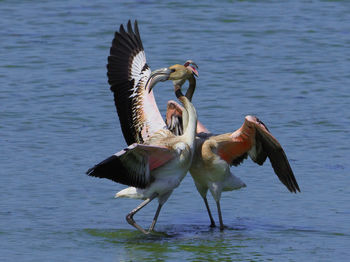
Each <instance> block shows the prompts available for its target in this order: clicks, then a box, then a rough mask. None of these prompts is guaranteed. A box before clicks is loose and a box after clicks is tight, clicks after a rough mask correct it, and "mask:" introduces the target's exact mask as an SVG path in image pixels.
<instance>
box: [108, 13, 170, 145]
mask: <svg viewBox="0 0 350 262" xmlns="http://www.w3.org/2000/svg"><path fill="white" fill-rule="evenodd" d="M107 71H108V72H107V76H108V83H109V84H110V86H111V90H112V92H113V93H114V102H115V106H116V108H117V112H118V115H119V120H120V124H121V128H122V131H123V135H124V138H125V140H126V142H127V144H128V145H130V144H132V143H140V144H141V143H143V142H144V141H145V140H146V139H147V138H148V137H149V136H151V135H152V134H153V133H154V132H156V131H158V130H159V129H163V128H165V123H164V120H163V119H162V116H161V114H160V112H159V109H158V107H157V104H156V101H155V99H154V95H153V91H151V92H150V93H149V90H148V87H147V88H146V83H147V80H148V78H149V76H150V74H151V69H150V68H149V66H148V65H147V63H146V56H145V52H144V49H143V45H142V41H141V38H140V34H139V30H138V26H137V22H136V21H135V25H134V30H133V28H132V26H131V22H130V20H129V22H128V25H127V31H126V30H125V29H124V26H123V25H121V26H120V29H119V32H115V35H114V39H113V42H112V47H111V48H110V56H109V57H108V65H107Z"/></svg>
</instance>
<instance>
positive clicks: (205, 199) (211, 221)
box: [203, 197, 215, 227]
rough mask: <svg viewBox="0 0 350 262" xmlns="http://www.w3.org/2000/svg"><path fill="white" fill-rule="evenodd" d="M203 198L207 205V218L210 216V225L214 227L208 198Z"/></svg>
mask: <svg viewBox="0 0 350 262" xmlns="http://www.w3.org/2000/svg"><path fill="white" fill-rule="evenodd" d="M203 200H204V203H205V206H206V207H207V211H208V215H209V218H210V227H215V221H214V219H213V216H212V215H211V212H210V208H209V204H208V200H207V198H206V197H203Z"/></svg>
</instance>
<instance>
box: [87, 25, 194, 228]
mask: <svg viewBox="0 0 350 262" xmlns="http://www.w3.org/2000/svg"><path fill="white" fill-rule="evenodd" d="M127 27H128V31H127V32H126V31H125V30H124V27H123V25H121V26H120V30H119V32H116V33H115V38H114V40H113V42H112V47H111V49H110V56H109V58H108V65H107V69H108V78H109V83H110V85H111V90H112V91H113V93H114V101H115V105H116V109H117V112H118V115H119V120H120V123H121V127H122V131H123V134H124V137H125V139H126V141H127V143H128V145H129V146H128V147H127V148H125V149H124V150H121V151H119V152H118V153H116V154H114V155H112V156H110V157H109V158H107V159H106V160H104V161H102V162H100V163H99V164H97V165H95V166H94V167H92V168H90V169H89V170H88V171H87V174H88V175H89V176H94V177H99V178H107V179H110V180H112V181H114V182H117V183H121V184H124V185H128V186H130V187H128V188H126V189H123V190H121V191H119V192H118V193H117V194H116V197H126V198H135V199H143V200H144V201H143V202H142V203H141V204H140V205H139V206H137V207H136V208H135V209H133V210H132V211H131V212H129V213H128V214H127V216H126V220H127V222H128V223H129V224H130V225H132V226H134V227H135V228H137V229H138V230H140V231H141V232H143V233H144V234H148V233H150V232H152V231H153V230H154V227H155V224H156V222H157V219H158V216H159V213H160V210H161V208H162V206H163V205H164V203H165V202H166V201H167V199H168V198H169V197H170V195H171V193H172V191H173V190H174V189H175V188H176V187H178V186H179V184H180V182H181V180H182V179H183V178H184V176H185V175H186V173H187V172H188V169H189V167H190V164H191V161H192V158H193V153H194V140H195V133H196V123H197V114H196V110H195V108H194V106H193V105H192V103H191V102H190V101H189V100H188V99H187V97H186V96H184V95H183V94H182V91H181V87H182V85H183V84H184V83H185V81H187V80H188V81H189V82H190V83H191V82H193V81H195V80H193V79H194V76H195V75H198V72H197V70H195V69H194V68H192V67H185V66H183V65H173V66H171V67H169V68H162V69H159V70H156V71H154V72H153V73H152V74H151V71H150V69H149V67H148V65H147V64H146V59H145V54H144V51H143V47H142V42H141V39H140V35H139V32H138V27H137V22H136V21H135V25H134V30H135V32H134V31H133V30H132V26H131V22H130V21H129V22H128V25H127ZM166 80H172V81H173V84H174V91H175V95H176V97H177V98H178V100H179V101H180V102H181V103H182V104H183V107H184V111H183V112H184V114H186V116H187V118H186V123H188V125H187V129H186V130H185V131H184V132H183V134H182V135H180V136H176V135H174V134H172V133H171V132H170V131H169V130H167V129H166V126H165V123H164V121H163V119H162V117H161V115H160V113H159V110H158V107H157V106H156V104H155V100H154V96H153V91H152V88H153V87H154V85H155V84H156V83H157V82H159V81H166ZM155 198H158V208H157V211H156V213H155V216H154V219H153V221H152V223H151V225H150V227H149V229H148V230H147V231H146V230H145V229H144V228H142V227H141V226H140V225H139V224H137V223H136V222H135V220H134V218H133V217H134V215H135V214H136V213H137V212H138V211H139V210H141V209H142V208H143V207H145V206H146V205H147V204H148V203H149V202H151V201H152V200H153V199H155Z"/></svg>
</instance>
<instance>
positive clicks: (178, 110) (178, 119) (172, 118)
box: [165, 100, 210, 136]
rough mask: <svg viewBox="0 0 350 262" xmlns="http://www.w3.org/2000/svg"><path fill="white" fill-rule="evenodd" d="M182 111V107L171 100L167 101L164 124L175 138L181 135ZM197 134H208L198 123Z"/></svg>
mask: <svg viewBox="0 0 350 262" xmlns="http://www.w3.org/2000/svg"><path fill="white" fill-rule="evenodd" d="M182 111H183V107H182V106H181V105H180V104H178V103H177V102H175V101H173V100H169V101H168V104H167V110H166V118H165V122H166V125H167V128H168V129H169V130H170V131H171V132H172V133H173V134H174V135H176V136H180V135H182V134H183V132H184V130H183V124H182ZM196 132H197V134H199V133H210V132H209V130H208V129H207V128H206V127H205V126H204V125H203V124H202V123H201V122H199V121H197V130H196Z"/></svg>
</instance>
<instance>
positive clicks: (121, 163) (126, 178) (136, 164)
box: [86, 143, 175, 188]
mask: <svg viewBox="0 0 350 262" xmlns="http://www.w3.org/2000/svg"><path fill="white" fill-rule="evenodd" d="M174 157H175V152H174V151H172V150H170V149H168V148H167V147H162V146H149V145H140V144H136V143H135V144H132V145H130V146H128V147H127V148H125V149H124V150H122V151H119V152H118V153H116V154H114V155H112V156H110V157H109V158H107V159H106V160H104V161H102V162H101V163H99V164H97V165H95V166H94V167H92V168H90V169H89V170H88V171H87V172H86V174H87V175H89V176H94V177H99V178H107V179H110V180H113V181H114V182H117V183H120V184H124V185H128V186H134V187H138V188H145V187H146V186H147V185H149V183H151V182H152V176H151V173H150V172H151V171H152V170H154V169H156V168H158V167H161V166H162V165H164V164H165V163H167V162H168V161H170V160H172V159H173V158H174Z"/></svg>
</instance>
